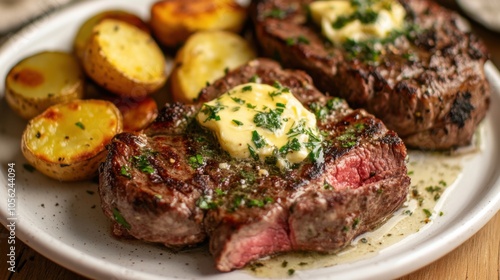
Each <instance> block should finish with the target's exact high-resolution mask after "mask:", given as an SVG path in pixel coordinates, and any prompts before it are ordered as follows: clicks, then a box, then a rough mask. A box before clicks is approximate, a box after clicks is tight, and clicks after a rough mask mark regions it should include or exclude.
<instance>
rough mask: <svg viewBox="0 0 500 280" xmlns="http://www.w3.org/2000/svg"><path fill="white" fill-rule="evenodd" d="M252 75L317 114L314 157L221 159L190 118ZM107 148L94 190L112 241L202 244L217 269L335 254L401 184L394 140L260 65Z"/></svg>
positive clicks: (381, 216) (306, 80) (298, 76)
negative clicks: (294, 254)
mask: <svg viewBox="0 0 500 280" xmlns="http://www.w3.org/2000/svg"><path fill="white" fill-rule="evenodd" d="M256 77H257V79H258V80H260V82H261V83H264V84H270V85H272V84H273V83H275V82H276V81H278V82H279V83H281V85H282V86H284V87H288V88H289V89H290V91H291V92H292V93H293V94H294V95H295V96H296V98H298V99H299V100H300V101H301V102H302V103H303V104H304V105H305V106H306V107H307V108H309V109H310V110H311V111H312V112H314V113H315V114H316V116H317V118H318V126H319V128H320V131H321V132H322V133H323V134H324V137H325V141H323V142H322V150H323V157H322V160H316V161H313V160H312V159H310V158H307V159H306V160H305V161H303V162H302V163H300V164H296V165H295V166H293V167H292V168H291V169H289V170H284V171H283V170H280V169H279V168H278V167H276V166H275V165H273V164H269V163H263V162H260V161H256V160H253V159H248V160H242V159H235V158H231V157H230V156H229V154H228V153H226V152H224V151H223V150H221V148H220V146H219V144H218V142H217V140H216V138H215V137H214V136H213V135H212V134H211V133H209V132H207V131H206V130H204V129H202V128H201V126H200V125H199V124H198V123H197V121H196V120H195V119H194V118H195V115H196V113H197V111H198V110H199V109H200V106H201V104H202V103H203V102H206V101H208V100H212V99H213V98H216V97H218V96H219V95H221V94H222V93H224V92H226V91H228V90H230V89H232V88H233V87H235V86H237V85H240V84H243V83H247V82H248V81H250V80H252V79H255V78H256ZM235 137H237V136H236V135H235ZM108 151H109V152H108V156H107V159H106V161H105V162H104V163H103V164H102V165H101V168H100V170H99V171H100V172H99V174H100V177H99V193H100V196H101V201H102V209H103V211H104V213H105V215H106V216H108V217H109V218H110V219H111V220H112V221H113V232H114V234H115V235H118V236H131V237H134V238H137V239H140V240H144V241H148V242H158V243H163V244H164V245H165V246H167V247H169V248H174V249H179V248H184V247H190V246H196V245H198V244H200V243H202V242H204V241H206V240H208V242H209V250H210V253H211V254H212V255H213V256H214V259H215V266H216V268H217V269H218V270H220V271H230V270H233V269H238V268H241V267H243V266H245V265H246V264H248V263H249V262H251V261H253V260H256V259H258V258H261V257H264V256H269V255H274V254H277V253H281V252H287V251H292V250H301V251H302V250H308V251H319V252H332V251H336V250H339V249H340V248H342V247H344V246H345V245H347V244H349V242H350V241H351V240H352V239H353V238H354V237H355V236H357V235H359V234H361V233H363V232H365V231H368V230H370V229H373V228H375V227H376V226H378V225H379V224H380V223H382V222H383V221H384V220H386V219H387V218H388V217H390V216H391V215H392V213H393V212H394V211H395V210H397V209H398V208H399V207H400V206H401V205H402V204H403V203H404V202H405V201H406V199H407V194H408V188H409V184H410V179H409V177H408V176H407V168H406V162H405V159H406V147H405V145H404V143H403V142H402V140H401V139H400V138H399V137H398V136H397V135H396V134H395V133H394V132H393V131H390V130H388V129H387V128H386V127H385V126H384V124H383V123H382V122H381V121H380V120H379V119H376V118H375V117H373V116H372V115H371V114H369V113H367V112H366V111H364V110H362V109H358V110H352V109H350V108H349V107H348V106H347V103H346V102H345V101H344V100H342V99H340V98H336V97H327V96H325V95H323V94H321V93H320V92H319V91H318V90H317V89H316V88H315V87H314V86H313V84H312V80H311V78H310V77H309V76H308V75H307V74H305V73H304V72H302V71H299V70H284V69H282V68H281V67H280V65H279V64H278V63H276V62H274V61H271V60H267V59H258V60H254V61H251V62H249V63H248V64H246V65H244V66H242V67H240V68H238V69H235V70H233V71H231V72H229V73H228V74H227V75H226V76H225V77H223V78H221V79H220V80H218V81H216V82H215V83H213V84H212V85H210V86H208V87H206V88H205V89H203V90H202V92H201V95H200V98H199V103H198V104H195V105H185V104H181V103H172V104H166V106H165V108H164V109H162V111H161V113H160V115H159V116H158V118H157V119H156V121H155V122H153V123H152V124H151V125H150V126H149V127H148V128H147V129H145V130H144V131H143V132H142V133H128V132H125V133H121V134H119V135H117V136H116V137H115V138H114V139H113V141H112V142H111V144H110V145H109V146H108Z"/></svg>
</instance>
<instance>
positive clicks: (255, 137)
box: [252, 130, 266, 149]
mask: <svg viewBox="0 0 500 280" xmlns="http://www.w3.org/2000/svg"><path fill="white" fill-rule="evenodd" d="M252 142H253V144H254V145H255V147H257V149H260V148H263V147H264V146H266V140H265V139H264V138H263V137H262V135H260V134H259V133H258V132H257V131H256V130H254V131H252Z"/></svg>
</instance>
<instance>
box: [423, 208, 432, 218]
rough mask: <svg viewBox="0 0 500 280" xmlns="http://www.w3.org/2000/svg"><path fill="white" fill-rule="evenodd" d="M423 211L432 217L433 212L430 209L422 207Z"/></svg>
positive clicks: (428, 216)
mask: <svg viewBox="0 0 500 280" xmlns="http://www.w3.org/2000/svg"><path fill="white" fill-rule="evenodd" d="M422 211H424V214H425V216H426V217H427V218H430V217H431V216H432V212H431V211H430V210H429V209H426V208H424V209H422Z"/></svg>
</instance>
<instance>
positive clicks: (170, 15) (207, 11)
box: [150, 0, 247, 47]
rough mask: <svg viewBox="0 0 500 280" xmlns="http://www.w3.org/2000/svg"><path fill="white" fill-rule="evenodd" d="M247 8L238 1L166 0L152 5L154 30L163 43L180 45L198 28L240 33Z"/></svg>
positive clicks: (168, 45) (198, 29)
mask: <svg viewBox="0 0 500 280" xmlns="http://www.w3.org/2000/svg"><path fill="white" fill-rule="evenodd" d="M246 10H247V9H246V7H242V6H240V5H239V4H238V3H237V2H236V1H235V0H213V1H206V0H189V1H186V0H163V1H158V2H156V3H155V4H153V6H151V22H150V25H151V29H152V31H153V33H154V35H155V36H156V38H157V39H158V41H160V43H161V44H163V45H165V46H167V47H178V46H180V45H181V44H182V43H183V42H184V41H186V39H187V38H188V37H189V36H190V35H191V34H193V33H195V32H196V31H201V30H227V31H232V32H236V33H237V32H240V31H241V29H242V28H243V25H244V23H245V20H246V18H247V11H246Z"/></svg>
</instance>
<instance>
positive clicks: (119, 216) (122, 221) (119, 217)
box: [113, 208, 130, 230]
mask: <svg viewBox="0 0 500 280" xmlns="http://www.w3.org/2000/svg"><path fill="white" fill-rule="evenodd" d="M113 217H114V219H115V221H116V222H117V223H118V224H119V225H121V226H122V227H124V228H125V229H128V230H129V229H130V224H129V223H127V221H126V220H125V218H123V216H122V214H121V213H120V211H119V210H118V209H117V208H113Z"/></svg>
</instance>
